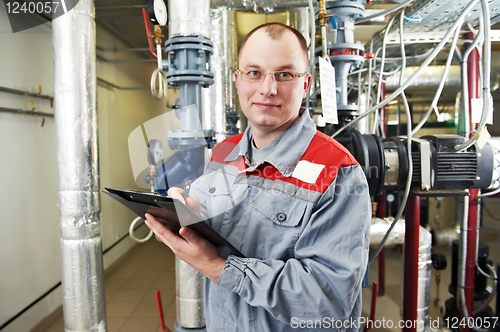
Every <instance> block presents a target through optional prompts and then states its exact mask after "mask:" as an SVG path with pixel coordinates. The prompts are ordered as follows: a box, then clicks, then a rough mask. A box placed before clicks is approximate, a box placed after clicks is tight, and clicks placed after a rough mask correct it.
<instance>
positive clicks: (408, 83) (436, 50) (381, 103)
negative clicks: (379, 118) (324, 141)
mask: <svg viewBox="0 0 500 332" xmlns="http://www.w3.org/2000/svg"><path fill="white" fill-rule="evenodd" d="M478 1H479V0H473V1H471V2H470V3H469V4H468V5H467V7H466V8H465V9H464V10H463V11H462V13H461V14H460V16H459V17H458V19H457V20H456V21H455V22H454V23H453V25H452V26H451V27H450V29H449V30H448V31H447V32H446V34H445V36H444V37H443V39H442V40H441V42H440V43H439V44H438V45H437V46H436V47H435V48H434V50H433V51H432V53H431V54H430V55H429V57H428V58H427V59H426V60H425V61H424V62H423V63H422V64H421V65H420V67H419V68H418V69H417V70H416V71H415V72H414V73H413V75H412V76H410V77H409V78H408V79H407V80H406V82H405V83H403V84H402V85H401V86H400V87H399V88H398V89H397V90H396V91H394V92H393V93H392V94H391V95H390V96H389V97H387V98H386V99H385V100H383V101H382V102H380V103H378V104H377V105H376V106H374V107H373V108H371V109H369V110H368V111H366V112H364V113H363V114H360V115H359V116H358V117H357V118H356V119H354V120H352V121H350V122H349V123H347V124H346V125H345V126H343V127H342V128H340V129H339V130H337V131H336V132H335V133H334V134H333V135H332V137H335V136H337V135H338V134H340V133H341V132H342V131H344V130H345V129H346V128H348V127H350V126H352V125H354V124H356V123H358V122H359V121H360V120H361V119H362V118H363V117H365V116H367V115H369V114H371V113H373V112H375V111H376V110H378V109H379V108H380V107H384V106H385V105H387V104H388V103H389V102H391V101H392V100H393V99H394V98H396V97H397V96H398V95H399V94H400V93H401V92H402V91H403V90H405V89H406V88H407V87H408V86H409V85H410V84H411V83H412V82H413V80H415V78H416V77H417V76H418V75H420V73H421V72H422V71H423V70H424V69H425V68H426V67H427V66H428V65H429V63H431V61H432V60H434V58H435V57H436V55H437V54H438V53H439V51H440V50H441V49H442V48H443V45H444V44H445V43H446V41H447V40H448V38H450V35H451V34H452V33H454V32H455V30H456V29H457V28H460V27H459V26H458V24H459V22H460V21H461V20H462V19H463V18H464V17H465V16H466V15H467V14H468V13H469V12H470V10H471V9H472V7H474V6H475V5H476V4H477V2H478Z"/></svg>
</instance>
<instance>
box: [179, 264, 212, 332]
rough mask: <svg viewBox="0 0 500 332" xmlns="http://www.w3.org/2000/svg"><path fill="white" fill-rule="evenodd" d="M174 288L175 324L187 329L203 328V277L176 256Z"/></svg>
mask: <svg viewBox="0 0 500 332" xmlns="http://www.w3.org/2000/svg"><path fill="white" fill-rule="evenodd" d="M175 286H176V290H175V303H176V305H177V314H176V315H177V317H176V318H177V322H178V323H179V324H180V325H181V326H182V327H184V328H188V329H192V328H200V327H204V326H205V311H204V309H203V303H204V301H203V294H204V292H205V277H204V276H203V275H202V274H200V273H199V272H198V271H196V270H195V269H193V268H192V267H191V266H189V265H188V264H187V263H186V262H184V261H182V260H180V259H179V258H178V257H177V256H176V257H175Z"/></svg>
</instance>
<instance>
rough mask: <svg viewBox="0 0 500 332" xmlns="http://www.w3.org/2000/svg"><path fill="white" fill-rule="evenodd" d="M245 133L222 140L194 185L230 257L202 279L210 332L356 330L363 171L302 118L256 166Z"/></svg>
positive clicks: (363, 256)
mask: <svg viewBox="0 0 500 332" xmlns="http://www.w3.org/2000/svg"><path fill="white" fill-rule="evenodd" d="M250 137H251V129H250V128H247V130H246V131H245V132H244V133H243V134H239V135H236V136H233V137H231V138H229V139H227V140H225V141H224V142H222V143H220V144H218V145H217V146H216V147H215V149H214V151H213V154H212V158H211V161H210V162H209V163H208V165H207V169H206V171H205V174H204V175H203V176H202V177H200V178H199V179H198V180H196V181H195V182H194V183H193V185H192V189H191V190H192V191H191V193H192V195H194V196H197V197H198V198H199V199H200V202H201V204H202V213H203V214H205V215H206V216H208V217H209V218H211V221H210V223H211V226H212V227H213V228H214V229H215V230H216V231H217V232H218V233H219V234H221V235H222V236H223V237H224V238H226V239H227V240H228V241H229V242H230V243H231V244H232V245H233V246H235V247H236V248H237V249H238V250H239V251H240V252H241V253H242V254H243V255H245V256H246V257H247V258H240V257H236V256H232V255H230V256H229V257H228V258H227V261H226V265H225V268H224V270H223V271H222V274H221V275H220V278H219V281H218V283H217V284H215V283H213V282H212V281H210V280H208V279H207V280H206V284H205V318H206V323H207V330H208V331H213V332H222V331H227V332H237V331H242V332H247V331H254V332H265V331H269V332H271V331H272V332H276V331H297V330H299V331H323V330H342V331H344V330H347V331H350V330H352V331H354V330H358V329H359V321H358V318H359V316H360V314H361V283H362V279H363V276H364V273H365V270H366V267H367V259H368V248H369V229H370V220H371V204H370V197H369V193H368V185H367V183H366V179H365V176H364V174H363V171H362V169H361V167H360V166H359V165H358V164H357V162H356V161H355V159H354V158H353V157H352V156H351V155H350V154H349V152H348V151H347V150H346V149H345V148H344V147H342V145H340V144H339V143H337V142H336V141H335V140H333V139H332V138H330V137H328V136H326V135H324V134H322V133H320V132H318V131H317V130H316V127H315V124H314V122H313V121H312V119H311V118H310V117H309V114H308V113H307V112H304V113H303V114H302V116H301V117H300V118H299V119H298V120H297V121H296V122H295V123H294V124H293V125H292V126H291V127H290V128H289V129H288V130H287V132H286V134H285V135H284V136H283V138H282V139H281V141H280V142H279V144H278V145H277V146H276V149H275V150H274V151H273V152H272V153H271V154H269V155H268V156H267V157H266V158H264V160H263V161H262V162H261V163H260V164H258V165H255V166H253V167H251V166H250V163H249V161H248V150H249V148H250V146H249V138H250Z"/></svg>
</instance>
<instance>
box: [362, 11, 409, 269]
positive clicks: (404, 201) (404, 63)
mask: <svg viewBox="0 0 500 332" xmlns="http://www.w3.org/2000/svg"><path fill="white" fill-rule="evenodd" d="M403 16H404V9H403V10H402V11H401V17H403ZM402 21H403V20H401V25H400V31H399V33H400V37H401V38H400V39H401V42H400V43H401V60H402V65H401V75H400V77H399V82H400V84H401V82H402V81H403V77H404V69H405V67H406V52H405V46H404V39H403V23H402ZM401 96H402V97H403V102H404V106H405V112H406V119H407V120H406V130H407V139H406V148H407V151H409V153H408V177H407V178H406V186H405V190H404V194H403V199H402V201H401V204H400V207H399V211H398V213H397V214H396V217H395V218H394V221H393V222H392V224H391V226H390V227H389V229H388V230H387V233H385V235H384V238H383V239H382V241H381V242H380V244H379V246H378V247H377V250H376V251H375V253H374V254H373V256H372V257H371V258H370V261H369V262H368V264H370V263H371V262H373V261H374V260H375V258H377V256H378V255H379V254H380V251H382V248H384V246H385V243H386V242H387V239H388V238H389V236H390V235H391V232H392V230H393V228H394V227H395V226H396V223H397V222H398V220H399V219H400V218H401V216H402V215H403V211H404V208H405V206H406V201H407V200H408V196H409V195H410V188H411V180H412V177H413V160H412V157H411V153H410V151H411V135H412V134H411V132H412V130H411V114H410V107H409V105H408V100H407V99H406V95H405V94H404V92H403V93H402V94H401Z"/></svg>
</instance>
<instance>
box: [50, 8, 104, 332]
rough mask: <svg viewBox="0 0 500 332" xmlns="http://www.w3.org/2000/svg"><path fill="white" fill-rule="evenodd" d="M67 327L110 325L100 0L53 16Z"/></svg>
mask: <svg viewBox="0 0 500 332" xmlns="http://www.w3.org/2000/svg"><path fill="white" fill-rule="evenodd" d="M52 41H53V50H54V92H55V108H56V109H55V125H56V134H57V164H58V182H59V211H60V229H61V252H62V279H61V281H62V285H63V311H64V326H65V331H67V332H69V331H105V330H106V306H105V300H104V282H103V280H104V278H103V259H102V239H101V234H100V229H101V221H100V215H101V207H100V196H99V167H98V165H99V160H98V144H97V143H98V139H97V111H96V50H95V22H94V3H93V1H92V0H80V1H79V2H78V4H77V5H76V6H75V7H74V8H73V10H71V11H69V12H67V13H66V14H65V15H63V16H61V17H59V18H58V19H57V20H54V21H53V22H52Z"/></svg>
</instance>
